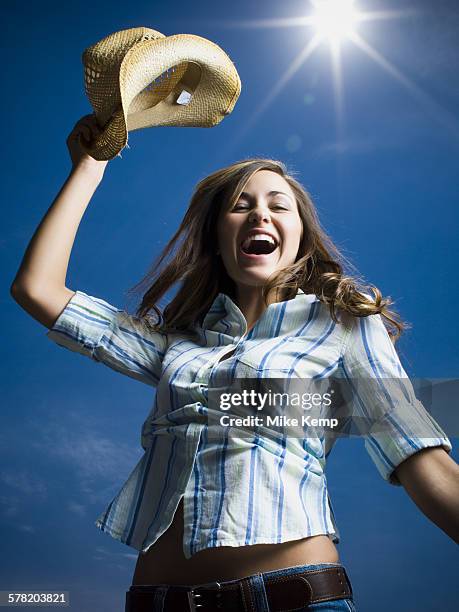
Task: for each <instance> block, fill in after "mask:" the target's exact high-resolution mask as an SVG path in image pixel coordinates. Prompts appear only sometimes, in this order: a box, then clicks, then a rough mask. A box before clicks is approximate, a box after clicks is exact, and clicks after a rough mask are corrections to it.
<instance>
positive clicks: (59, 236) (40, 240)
mask: <svg viewBox="0 0 459 612" xmlns="http://www.w3.org/2000/svg"><path fill="white" fill-rule="evenodd" d="M97 131H98V127H97V124H96V122H95V118H94V116H93V115H87V116H85V117H83V118H82V119H80V120H79V121H78V122H77V123H76V125H75V127H74V128H73V130H72V131H71V133H70V134H69V136H68V138H67V146H68V149H69V153H70V157H71V160H72V169H71V172H70V174H69V176H68V178H67V179H66V181H65V183H64V185H63V186H62V188H61V190H60V191H59V193H58V195H57V196H56V198H55V200H54V201H53V203H52V204H51V206H50V208H49V209H48V211H47V212H46V214H45V216H44V217H43V219H42V221H41V222H40V224H39V226H38V228H37V229H36V230H35V233H34V235H33V236H32V239H31V241H30V243H29V245H28V247H27V249H26V251H25V254H24V257H23V259H22V263H21V265H20V267H19V270H18V272H17V274H16V276H15V278H14V280H13V283H12V285H11V289H10V291H11V295H12V297H13V298H14V300H15V301H16V302H17V303H18V304H19V305H20V306H21V307H22V308H23V309H24V310H26V311H27V312H28V313H29V314H30V315H31V316H32V317H33V318H34V319H36V320H37V321H39V322H40V323H42V324H43V325H45V326H46V327H48V328H51V327H52V326H53V324H54V322H55V321H56V319H57V317H58V315H59V314H60V313H61V312H62V310H63V309H64V308H65V306H66V305H67V303H68V302H69V300H70V299H71V298H72V296H73V295H74V294H75V292H74V291H72V290H70V289H68V288H67V287H66V276H67V268H68V264H69V260H70V254H71V252H72V247H73V244H74V242H75V237H76V233H77V231H78V227H79V225H80V222H81V219H82V217H83V215H84V213H85V211H86V208H87V206H88V204H89V202H90V201H91V198H92V196H93V195H94V192H95V191H96V189H97V187H98V185H99V183H100V182H101V180H102V178H103V175H104V171H105V167H106V165H107V162H106V161H97V160H95V159H93V158H92V157H90V156H89V155H88V154H87V153H85V152H84V150H83V149H82V147H81V144H80V138H84V139H85V140H86V141H90V140H91V139H92V138H93V137H94V135H95V134H96V133H97Z"/></svg>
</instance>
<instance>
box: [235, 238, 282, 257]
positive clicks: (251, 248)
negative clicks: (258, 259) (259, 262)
mask: <svg viewBox="0 0 459 612" xmlns="http://www.w3.org/2000/svg"><path fill="white" fill-rule="evenodd" d="M278 246H279V243H278V242H277V240H275V239H274V238H273V237H272V236H269V235H268V234H259V235H256V236H251V237H250V238H246V239H245V240H243V241H242V242H241V244H240V249H241V252H242V253H243V254H244V255H252V256H260V255H261V256H262V255H271V254H272V253H274V251H275V250H276V249H277V248H278Z"/></svg>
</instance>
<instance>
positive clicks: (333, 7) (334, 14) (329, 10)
mask: <svg viewBox="0 0 459 612" xmlns="http://www.w3.org/2000/svg"><path fill="white" fill-rule="evenodd" d="M312 5H313V7H314V11H315V12H314V14H313V15H312V25H313V26H315V28H316V32H317V34H318V36H319V37H320V38H321V39H326V40H328V41H329V42H330V43H331V44H338V43H339V42H341V40H343V39H344V38H348V37H349V36H352V35H353V34H354V29H355V25H356V23H357V21H358V14H357V11H356V10H355V8H354V0H313V1H312Z"/></svg>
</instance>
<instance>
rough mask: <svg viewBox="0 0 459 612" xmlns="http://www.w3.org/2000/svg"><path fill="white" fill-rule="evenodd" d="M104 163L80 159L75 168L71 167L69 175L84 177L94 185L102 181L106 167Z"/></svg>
mask: <svg viewBox="0 0 459 612" xmlns="http://www.w3.org/2000/svg"><path fill="white" fill-rule="evenodd" d="M107 163H108V162H106V161H97V160H95V159H92V160H85V159H82V160H80V161H79V162H78V164H77V165H76V166H72V169H71V171H70V174H74V175H79V176H80V175H82V176H85V178H86V179H87V180H91V181H93V182H95V183H100V182H101V181H102V179H103V176H104V172H105V168H106V167H107Z"/></svg>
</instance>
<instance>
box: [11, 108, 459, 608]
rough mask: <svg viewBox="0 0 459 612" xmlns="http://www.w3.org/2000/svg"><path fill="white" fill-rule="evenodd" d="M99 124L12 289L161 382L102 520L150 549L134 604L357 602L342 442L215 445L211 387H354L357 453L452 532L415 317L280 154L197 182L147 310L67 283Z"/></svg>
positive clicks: (95, 169)
mask: <svg viewBox="0 0 459 612" xmlns="http://www.w3.org/2000/svg"><path fill="white" fill-rule="evenodd" d="M96 132H97V127H96V124H95V121H94V118H93V117H92V116H87V117H84V118H83V119H81V120H80V121H79V122H78V123H77V124H76V125H75V127H74V129H73V130H72V132H71V134H70V136H69V138H68V140H67V144H68V148H69V151H70V156H71V159H72V164H73V167H72V171H71V173H70V175H69V177H68V179H67V181H66V182H65V184H64V186H63V188H62V189H61V191H60V193H59V194H58V196H57V198H56V200H55V201H54V202H53V204H52V206H51V207H50V209H49V210H48V212H47V213H46V215H45V217H44V218H43V220H42V222H41V223H40V225H39V227H38V229H37V230H36V232H35V234H34V236H33V238H32V240H31V242H30V244H29V246H28V248H27V251H26V253H25V256H24V259H23V262H22V264H21V267H20V269H19V271H18V273H17V275H16V278H15V280H14V282H13V285H12V288H11V293H12V295H13V297H14V299H15V300H16V301H17V302H18V303H19V304H20V305H21V306H22V307H23V308H24V309H25V310H26V311H27V312H28V313H30V314H31V316H33V317H34V318H35V319H36V320H37V321H39V322H41V323H42V324H43V325H45V326H46V327H48V328H49V330H50V331H49V332H48V336H49V337H50V338H51V339H52V340H54V341H56V342H57V343H58V344H60V345H61V346H64V347H67V348H69V349H71V350H74V351H77V352H79V353H81V354H84V355H86V356H88V357H90V358H92V359H94V360H95V361H98V362H103V363H105V364H106V365H107V366H109V367H111V368H113V369H115V370H117V371H119V372H121V373H123V374H126V375H128V376H131V377H132V378H135V379H137V380H140V381H142V382H145V383H146V384H149V385H151V386H153V387H155V388H156V395H155V404H154V406H153V409H152V411H151V413H150V415H149V417H148V419H147V420H146V422H145V423H144V425H143V429H142V444H143V447H144V449H145V454H144V456H143V457H142V459H141V460H140V461H139V463H138V464H137V466H135V469H134V470H133V472H132V473H131V475H130V477H129V479H128V481H127V482H126V483H125V485H124V486H123V487H122V489H121V490H120V492H119V494H118V495H117V496H116V497H115V499H113V500H112V502H111V503H110V504H109V506H108V507H107V509H106V510H105V511H104V512H103V513H102V514H101V516H100V517H99V518H98V520H97V523H96V524H97V526H98V527H99V528H100V529H102V530H103V531H106V532H107V533H109V534H110V535H112V536H113V537H114V538H116V539H118V540H120V541H121V542H124V543H126V544H127V545H129V546H132V547H134V548H136V549H137V550H139V556H138V562H137V565H136V569H135V574H134V578H133V585H132V586H131V589H130V591H129V592H128V593H127V594H126V602H127V603H126V610H129V611H131V612H141V611H143V610H150V611H151V610H164V611H167V610H174V611H179V610H195V609H197V610H200V611H204V610H217V609H222V610H225V609H226V610H251V611H257V612H258V611H266V612H267V611H272V610H274V611H281V610H306V609H307V610H324V611H325V610H353V609H355V607H354V602H353V598H352V589H351V586H350V583H349V580H348V577H347V575H346V572H345V570H344V568H343V566H342V565H341V563H340V560H339V555H338V551H337V548H336V546H335V543H336V542H337V541H338V531H337V528H336V525H335V521H334V517H333V511H332V507H331V503H330V500H329V498H328V493H327V485H326V478H325V475H324V468H325V458H326V455H327V454H328V452H329V451H330V444H331V442H330V440H331V438H330V437H326V436H323V435H322V436H319V435H311V436H310V437H307V436H292V437H286V436H283V435H277V434H278V433H279V432H274V435H272V436H270V435H263V434H262V433H260V430H258V429H257V430H254V431H253V432H249V434H247V432H246V433H245V435H239V434H238V430H237V428H236V430H232V431H231V433H229V429H228V428H225V427H221V428H220V430H219V435H217V437H212V436H210V435H209V431H210V430H209V428H208V423H209V421H208V418H209V417H210V416H211V413H215V407H212V406H211V403H210V401H209V388H210V387H211V385H212V384H213V383H215V382H216V381H218V383H219V384H221V383H222V382H223V385H225V384H227V385H228V388H229V387H230V385H231V382H232V381H233V380H234V379H235V378H237V377H242V378H282V379H285V378H295V377H296V378H301V379H304V380H307V379H308V380H309V379H327V377H330V376H332V375H333V374H338V373H339V374H340V376H341V377H343V378H345V379H348V380H353V379H354V378H356V377H358V376H360V377H361V378H362V380H363V390H362V391H360V389H361V388H360V387H359V391H358V392H357V394H356V397H355V402H354V408H355V410H356V411H357V412H358V413H359V415H361V416H362V418H364V419H366V420H365V422H366V423H368V422H369V423H370V424H371V426H370V427H369V429H368V430H367V431H366V434H365V444H366V447H367V450H368V452H369V454H370V456H371V458H372V460H373V461H374V462H375V464H376V466H377V468H378V469H379V471H380V473H381V475H382V476H383V477H384V478H386V479H387V480H388V481H389V482H391V483H393V484H398V485H400V484H401V485H403V486H404V487H405V489H406V490H407V492H408V494H409V495H410V496H411V497H412V498H413V500H414V501H415V503H416V504H417V505H418V506H419V508H420V509H421V510H422V511H423V512H424V513H425V514H426V515H427V516H428V517H429V518H430V519H431V520H432V521H434V522H435V523H436V524H437V525H438V526H439V527H440V528H441V529H443V530H444V531H445V532H446V533H448V534H449V535H450V537H452V538H454V539H455V540H459V524H458V515H459V513H458V504H459V501H458V490H459V487H458V482H459V468H458V466H457V465H456V463H455V462H454V461H453V460H452V459H451V458H450V457H449V455H448V452H449V451H450V450H451V444H450V442H449V440H448V438H447V437H446V435H445V434H444V432H443V431H442V430H441V429H440V427H439V426H438V425H437V424H436V423H435V422H434V421H433V420H432V419H431V418H430V417H429V416H428V415H427V413H426V412H425V410H424V408H423V407H422V405H421V404H420V403H419V402H418V401H417V399H416V397H415V395H414V392H413V389H412V386H411V384H410V382H409V380H408V378H407V376H406V374H405V372H404V370H403V368H402V366H401V364H400V361H399V359H398V356H397V353H396V351H395V348H394V341H395V340H396V339H397V337H398V336H399V335H400V333H401V331H402V330H403V327H404V325H403V323H402V322H401V321H400V320H399V319H398V317H397V315H395V313H393V312H391V310H389V308H388V307H389V305H390V303H391V302H390V300H389V299H383V298H382V296H381V293H380V292H379V291H378V290H377V289H376V288H375V287H371V291H372V293H373V296H371V294H370V293H368V291H366V290H365V287H364V285H363V283H361V282H360V281H358V280H357V278H355V277H353V276H349V275H346V274H345V273H344V272H343V269H344V268H343V263H344V259H343V258H342V257H341V255H340V253H339V252H338V250H337V249H336V247H335V246H334V245H333V243H332V241H331V240H330V238H329V237H328V236H327V235H326V233H325V232H324V230H323V229H322V228H321V226H320V223H319V221H318V218H317V215H316V212H315V209H314V206H313V204H312V202H311V199H310V198H309V196H308V194H307V193H306V192H305V190H304V189H303V187H302V186H301V185H300V184H299V183H298V182H297V181H296V180H295V179H294V178H292V177H291V176H289V175H288V174H287V173H286V170H285V167H284V166H283V165H282V164H281V163H280V162H276V161H273V160H266V159H249V160H245V161H242V162H238V163H235V164H232V165H231V166H229V167H227V168H224V169H222V170H219V171H217V172H215V173H213V174H212V175H211V176H209V177H207V178H206V179H204V180H203V181H201V182H200V183H199V185H198V186H197V188H196V190H195V193H194V194H193V198H192V200H191V203H190V206H189V208H188V210H187V212H186V214H185V217H184V219H183V221H182V223H181V225H180V227H179V229H178V231H177V232H176V234H175V235H174V236H173V238H172V239H171V241H170V242H169V244H168V245H167V247H166V249H165V251H164V253H163V254H162V255H161V257H160V258H158V260H157V262H155V264H154V266H153V270H152V275H147V277H146V279H145V282H146V285H147V290H146V292H145V294H144V297H143V300H142V303H141V304H140V306H139V308H138V311H137V313H136V316H132V315H129V314H127V313H126V312H123V311H122V310H119V309H117V308H115V307H113V306H112V305H110V304H109V303H107V302H106V301H104V300H102V299H100V298H96V297H92V296H89V295H87V294H86V293H84V292H82V291H76V292H75V291H72V290H70V289H68V288H67V287H66V273H67V266H68V261H69V258H70V253H71V249H72V246H73V243H74V239H75V235H76V232H77V229H78V226H79V223H80V221H81V218H82V216H83V214H84V211H85V209H86V207H87V205H88V203H89V201H90V199H91V197H92V195H93V193H94V191H95V190H96V188H97V186H98V185H99V183H100V181H101V180H102V177H103V174H104V170H105V167H106V162H99V161H95V160H94V159H92V158H91V157H89V156H88V155H87V154H85V153H84V151H83V149H82V147H81V144H80V143H81V141H80V139H81V138H84V139H86V140H87V141H88V140H90V139H91V138H92V137H93V136H94V135H95V134H96ZM168 256H169V259H168ZM177 282H180V283H181V285H180V288H179V290H178V292H177V294H176V296H175V298H174V299H173V300H172V301H171V302H170V303H169V304H168V306H167V307H166V308H165V309H164V312H161V311H160V310H159V308H158V307H157V303H158V301H159V299H160V298H161V297H162V296H163V295H164V293H165V292H166V291H167V290H168V289H169V288H170V287H172V286H173V285H175V283H177ZM151 311H153V312H155V313H156V315H157V320H153V319H152V318H151V317H150V315H149V313H150V312H151ZM387 379H397V382H398V388H400V389H402V397H403V401H402V402H399V401H397V402H395V401H393V398H392V397H391V396H388V393H387ZM366 380H368V381H369V382H368V383H366V382H365V381H366ZM370 383H371V384H372V386H371V385H370ZM375 383H376V384H375ZM370 389H371V392H370ZM375 390H376V391H375ZM381 406H386V407H387V410H386V412H383V413H382V414H379V413H378V416H375V415H374V414H373V413H374V412H375V411H376V407H377V408H378V410H381ZM214 416H215V414H214ZM375 422H376V425H377V427H374V423H375ZM413 423H415V424H416V425H419V424H420V423H422V427H423V429H422V432H424V435H422V436H421V435H419V434H418V433H414V432H418V431H421V430H420V429H414V428H413ZM383 425H384V427H382V426H383ZM265 431H266V430H265Z"/></svg>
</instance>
